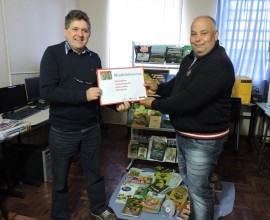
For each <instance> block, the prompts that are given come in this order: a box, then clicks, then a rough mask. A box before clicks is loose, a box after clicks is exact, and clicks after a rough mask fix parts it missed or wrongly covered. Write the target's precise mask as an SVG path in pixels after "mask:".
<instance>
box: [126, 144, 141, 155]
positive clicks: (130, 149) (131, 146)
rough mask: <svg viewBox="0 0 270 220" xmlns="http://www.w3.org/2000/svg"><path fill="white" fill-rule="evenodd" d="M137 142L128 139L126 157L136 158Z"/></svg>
mask: <svg viewBox="0 0 270 220" xmlns="http://www.w3.org/2000/svg"><path fill="white" fill-rule="evenodd" d="M138 147H139V143H138V141H137V140H130V141H129V144H128V158H137V154H138Z"/></svg>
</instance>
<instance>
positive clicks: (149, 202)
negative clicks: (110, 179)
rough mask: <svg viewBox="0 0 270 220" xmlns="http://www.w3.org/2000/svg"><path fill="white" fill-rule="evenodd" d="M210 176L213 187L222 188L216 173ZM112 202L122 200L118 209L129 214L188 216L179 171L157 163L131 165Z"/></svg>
mask: <svg viewBox="0 0 270 220" xmlns="http://www.w3.org/2000/svg"><path fill="white" fill-rule="evenodd" d="M213 179H214V180H215V182H213V184H212V186H213V189H214V188H215V185H216V187H218V188H219V189H220V190H221V188H220V187H221V184H219V183H218V181H219V180H220V179H219V178H218V175H216V174H215V177H213ZM213 191H214V190H213ZM168 201H169V202H170V203H171V204H173V206H171V207H169V212H168V209H167V207H165V204H168ZM115 202H116V203H118V204H123V209H122V212H121V213H122V215H124V216H129V217H139V216H140V215H141V214H142V213H143V212H146V213H153V214H159V215H160V216H164V217H174V218H177V219H178V220H187V219H188V218H189V214H190V204H189V198H188V188H187V187H186V185H184V183H183V182H182V178H181V175H180V174H179V173H177V172H175V171H174V170H173V169H171V168H166V167H164V166H160V165H159V166H157V167H155V168H154V169H153V170H149V169H140V168H134V167H132V168H131V169H130V170H129V172H128V173H127V174H126V176H125V178H124V180H123V181H122V183H121V186H120V188H119V192H118V194H117V197H116V201H115Z"/></svg>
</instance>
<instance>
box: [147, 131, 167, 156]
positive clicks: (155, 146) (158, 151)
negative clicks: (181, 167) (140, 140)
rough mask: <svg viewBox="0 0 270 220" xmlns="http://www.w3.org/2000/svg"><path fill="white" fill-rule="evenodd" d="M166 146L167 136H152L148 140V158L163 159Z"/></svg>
mask: <svg viewBox="0 0 270 220" xmlns="http://www.w3.org/2000/svg"><path fill="white" fill-rule="evenodd" d="M166 148H167V138H166V137H162V136H152V137H151V138H150V142H149V152H148V159H149V160H157V161H163V159H164V154H165V150H166Z"/></svg>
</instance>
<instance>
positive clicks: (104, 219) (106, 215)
mask: <svg viewBox="0 0 270 220" xmlns="http://www.w3.org/2000/svg"><path fill="white" fill-rule="evenodd" d="M91 214H92V215H93V216H95V217H96V218H97V219H100V220H116V219H117V218H116V216H115V214H114V213H112V212H111V211H109V210H108V209H106V210H105V211H104V212H102V213H101V214H99V215H95V214H93V213H91Z"/></svg>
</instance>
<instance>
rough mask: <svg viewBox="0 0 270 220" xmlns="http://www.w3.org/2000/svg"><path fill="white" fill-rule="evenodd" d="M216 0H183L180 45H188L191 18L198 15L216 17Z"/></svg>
mask: <svg viewBox="0 0 270 220" xmlns="http://www.w3.org/2000/svg"><path fill="white" fill-rule="evenodd" d="M216 7H217V0H183V14H182V25H181V38H180V42H181V44H182V45H186V44H187V45H189V44H190V43H189V35H190V25H191V23H192V20H193V19H194V18H196V17H198V16H200V15H209V16H211V17H213V18H214V19H215V18H216Z"/></svg>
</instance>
